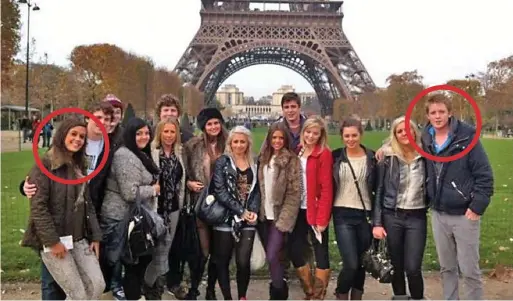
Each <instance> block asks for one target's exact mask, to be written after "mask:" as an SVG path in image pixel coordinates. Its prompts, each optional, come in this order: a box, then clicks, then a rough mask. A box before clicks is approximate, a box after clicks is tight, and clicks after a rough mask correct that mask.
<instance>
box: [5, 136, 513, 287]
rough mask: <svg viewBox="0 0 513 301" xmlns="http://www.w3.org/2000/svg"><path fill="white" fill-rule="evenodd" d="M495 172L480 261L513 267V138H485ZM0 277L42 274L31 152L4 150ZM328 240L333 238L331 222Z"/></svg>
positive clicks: (336, 259)
mask: <svg viewBox="0 0 513 301" xmlns="http://www.w3.org/2000/svg"><path fill="white" fill-rule="evenodd" d="M254 133H255V137H254V141H255V148H254V149H255V151H257V150H258V149H259V148H260V145H261V143H262V141H263V139H264V136H265V130H263V129H256V130H255V131H254ZM386 135H387V134H386V133H380V132H368V133H365V135H364V144H365V145H366V146H368V147H370V148H372V149H377V148H379V146H380V145H381V142H382V140H383V139H384V138H385V137H386ZM482 141H483V144H484V146H485V148H486V151H487V153H488V156H489V158H490V161H491V163H492V168H493V171H494V175H495V194H494V196H493V199H492V203H491V204H490V206H489V207H488V210H487V212H486V214H485V216H484V217H483V221H482V230H481V264H482V267H483V268H491V267H493V266H495V265H496V264H503V265H507V266H513V256H511V252H512V250H513V232H512V231H511V228H512V227H513V219H512V218H511V217H512V216H513V140H500V139H483V140H482ZM329 143H330V146H331V147H332V148H338V147H340V146H341V142H340V138H339V137H338V136H336V135H331V136H330V137H329ZM1 156H2V158H1V163H2V167H1V171H2V239H1V243H2V248H1V259H2V261H1V268H2V278H3V280H4V281H6V280H35V279H39V265H40V263H39V259H38V257H37V256H36V254H35V252H34V251H32V250H30V249H28V248H21V247H20V246H19V242H20V240H21V238H22V235H23V233H22V232H23V229H25V227H26V226H27V219H28V214H29V202H28V200H27V199H26V198H24V197H22V196H21V195H20V193H19V190H18V187H19V183H20V181H21V180H22V179H23V178H24V177H25V175H26V174H27V172H28V171H29V169H30V168H31V167H32V165H33V164H34V159H33V155H32V152H30V151H25V152H13V153H2V155H1ZM330 231H331V233H330V239H331V240H332V241H334V239H335V235H334V233H333V227H331V228H330ZM330 256H331V261H332V267H333V268H335V269H337V268H338V267H340V265H341V264H340V261H341V260H340V256H339V254H338V248H337V246H336V244H334V243H333V242H332V243H330ZM424 268H425V269H436V268H438V264H437V256H436V251H435V248H434V243H433V240H432V237H431V230H429V238H428V245H427V248H426V253H425V257H424Z"/></svg>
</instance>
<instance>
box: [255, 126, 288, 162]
mask: <svg viewBox="0 0 513 301" xmlns="http://www.w3.org/2000/svg"><path fill="white" fill-rule="evenodd" d="M276 131H280V132H282V134H283V139H284V140H283V142H284V145H283V149H286V150H288V151H291V150H290V136H289V133H288V131H287V128H286V127H285V125H284V124H283V122H275V123H273V124H272V125H271V127H269V131H267V137H265V142H264V145H265V147H264V149H263V150H262V153H261V154H260V156H261V157H260V162H261V163H262V165H266V164H269V161H271V157H272V155H273V152H274V149H273V147H272V145H271V141H272V139H273V135H274V132H276ZM283 149H282V150H283Z"/></svg>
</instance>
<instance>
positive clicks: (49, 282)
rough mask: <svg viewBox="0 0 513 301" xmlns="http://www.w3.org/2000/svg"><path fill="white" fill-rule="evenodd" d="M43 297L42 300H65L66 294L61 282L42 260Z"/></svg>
mask: <svg viewBox="0 0 513 301" xmlns="http://www.w3.org/2000/svg"><path fill="white" fill-rule="evenodd" d="M41 299H42V300H65V299H66V294H65V293H64V291H63V290H62V289H61V287H60V286H59V284H57V282H55V280H54V279H53V277H52V274H50V272H49V271H48V269H47V268H46V265H45V264H44V263H43V262H42V261H41Z"/></svg>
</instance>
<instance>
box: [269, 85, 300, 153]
mask: <svg viewBox="0 0 513 301" xmlns="http://www.w3.org/2000/svg"><path fill="white" fill-rule="evenodd" d="M281 110H282V115H281V116H280V118H278V120H277V121H275V122H282V123H283V124H284V125H285V127H286V128H287V130H288V134H289V136H290V149H291V150H293V151H295V152H296V153H297V150H298V146H299V143H300V139H301V137H300V136H301V130H302V129H303V124H304V123H305V121H306V116H304V115H302V114H301V98H300V97H299V95H298V94H297V93H294V92H288V93H285V94H283V96H282V98H281ZM266 140H267V139H265V138H264V143H262V147H261V150H263V149H264V148H265V141H266Z"/></svg>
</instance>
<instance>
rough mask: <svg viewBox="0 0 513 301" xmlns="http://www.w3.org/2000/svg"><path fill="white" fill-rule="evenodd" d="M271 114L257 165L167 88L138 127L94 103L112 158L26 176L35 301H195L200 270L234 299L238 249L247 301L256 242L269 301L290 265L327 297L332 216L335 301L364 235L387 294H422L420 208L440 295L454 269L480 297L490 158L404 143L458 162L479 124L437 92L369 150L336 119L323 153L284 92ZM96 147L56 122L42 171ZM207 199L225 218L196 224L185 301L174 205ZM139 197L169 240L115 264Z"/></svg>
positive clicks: (315, 132)
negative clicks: (383, 263)
mask: <svg viewBox="0 0 513 301" xmlns="http://www.w3.org/2000/svg"><path fill="white" fill-rule="evenodd" d="M281 106H282V110H283V116H282V118H281V119H280V120H278V121H277V122H275V123H273V124H272V125H271V126H270V127H269V129H268V132H267V136H266V138H265V141H264V142H263V144H262V146H261V147H260V151H259V152H258V154H256V155H254V154H253V149H254V147H253V135H252V133H251V131H250V130H248V129H247V128H246V127H243V126H236V127H234V128H233V129H231V130H230V131H229V132H228V131H227V130H226V128H225V124H224V118H223V116H222V115H221V113H220V112H219V111H218V110H217V109H215V108H205V109H203V110H202V111H201V112H200V113H199V115H198V116H197V127H198V128H199V129H200V130H201V134H199V135H196V136H194V135H193V134H192V133H191V132H189V131H187V130H185V129H183V128H182V127H181V126H180V124H179V121H178V117H179V116H180V114H181V107H180V104H179V101H178V100H177V98H176V97H174V96H173V95H170V94H166V95H163V96H162V97H161V99H160V101H159V102H158V103H157V107H156V115H157V119H159V120H160V121H159V122H158V123H157V125H156V127H155V129H152V128H151V127H150V126H149V125H148V124H147V123H146V122H145V121H143V120H142V119H139V118H136V117H134V118H132V119H130V120H129V121H128V123H127V124H126V125H125V126H123V127H121V126H120V124H119V121H120V120H121V116H122V113H123V105H122V103H121V101H120V100H119V99H117V98H116V97H114V96H113V95H109V96H108V97H107V98H106V99H105V101H102V102H100V103H99V104H98V105H97V106H95V107H93V108H92V110H91V113H93V114H94V115H95V116H96V117H97V118H98V119H99V120H100V121H101V122H102V123H103V125H104V126H105V127H106V128H107V129H109V132H110V134H109V140H110V142H111V152H109V155H108V159H107V164H106V165H105V167H104V168H103V169H102V170H101V171H100V173H99V174H98V175H97V176H96V177H94V178H93V179H91V180H90V181H89V182H87V183H85V184H83V185H75V186H73V185H65V184H61V183H57V182H54V181H51V180H50V179H48V178H47V177H46V176H45V175H44V174H43V173H42V171H41V170H40V168H39V167H37V166H35V167H34V168H33V169H32V170H31V172H30V173H29V176H28V177H27V178H26V179H25V181H24V182H22V184H21V186H20V190H21V191H22V193H23V194H24V195H26V196H27V197H29V198H30V201H31V207H30V208H31V211H30V218H29V226H28V229H27V231H26V232H25V237H24V239H23V242H22V245H24V246H28V247H32V248H34V249H35V250H36V251H37V252H38V253H39V254H40V256H41V259H42V272H41V273H42V274H41V278H42V293H43V294H42V297H43V299H44V300H49V299H52V300H57V299H65V298H69V299H99V298H100V297H101V294H102V293H103V292H104V291H107V290H110V291H112V293H113V296H114V297H115V298H116V299H118V300H126V299H130V300H136V299H139V298H140V296H141V295H144V297H145V298H146V299H153V300H155V299H161V298H162V294H163V292H164V287H165V286H167V289H168V290H169V291H170V292H171V293H173V294H174V295H175V297H177V298H179V299H189V300H194V299H197V298H198V296H199V295H200V292H199V285H200V283H201V279H202V276H203V273H204V271H205V269H207V277H208V280H207V288H206V293H205V299H207V300H214V299H216V293H215V285H216V283H218V284H219V287H220V290H221V293H222V295H223V298H224V299H225V300H230V299H232V294H231V287H230V272H229V271H230V270H229V265H230V261H231V257H232V254H233V253H235V263H236V268H237V272H236V283H237V293H238V296H237V297H238V299H239V300H245V299H246V298H247V291H248V285H249V280H250V274H251V268H250V260H251V255H252V250H253V246H254V239H255V236H256V235H258V236H259V238H260V239H261V241H262V243H263V246H264V248H265V253H266V260H267V262H268V264H269V267H268V269H269V273H270V278H271V281H270V283H269V299H271V300H285V299H287V298H288V294H289V288H288V273H287V269H288V267H289V265H290V263H292V265H293V267H294V268H295V270H296V272H297V276H298V278H299V280H300V282H301V285H302V289H303V292H304V295H305V296H304V298H305V300H311V299H324V298H325V297H326V293H327V288H328V284H329V279H330V275H331V267H330V256H329V242H330V238H329V224H330V221H331V220H332V219H333V227H334V233H335V239H336V243H337V246H338V249H339V252H340V255H341V257H342V262H343V268H342V270H341V271H340V272H339V275H338V279H337V286H336V288H335V296H336V298H337V299H339V300H349V299H351V300H361V299H362V297H363V294H364V284H365V279H366V271H365V268H364V267H363V264H362V255H363V253H364V252H365V251H367V250H368V249H369V248H370V247H371V245H372V242H373V239H375V240H381V239H386V242H387V248H388V253H389V255H390V257H391V261H392V265H393V268H394V274H393V279H392V288H393V291H394V299H423V298H425V295H424V285H423V277H422V272H421V270H422V260H423V254H424V248H425V244H426V237H427V212H428V210H429V208H431V215H432V226H433V234H434V239H435V243H436V248H437V252H438V257H439V261H440V266H441V274H442V280H443V288H444V297H445V298H446V299H456V298H457V297H458V278H459V277H458V274H459V270H458V268H459V269H460V271H461V274H462V275H463V279H464V283H465V285H466V293H467V297H469V298H471V299H482V297H483V296H482V294H483V293H482V282H481V273H480V269H479V229H480V222H479V220H480V216H481V215H483V213H484V212H485V210H486V208H487V206H488V204H489V202H490V198H491V195H492V194H493V174H492V170H491V167H490V164H489V162H488V159H487V156H486V153H485V152H484V149H483V147H482V145H481V144H480V143H479V142H478V143H477V144H476V146H475V147H474V148H473V149H472V150H471V151H470V152H469V154H468V155H467V156H465V157H463V158H461V159H458V160H455V161H452V162H449V163H440V162H436V161H431V160H427V159H425V158H424V157H422V156H421V155H419V154H418V153H417V152H416V150H415V148H414V147H413V145H412V144H411V142H410V140H409V139H408V137H407V135H406V131H410V132H411V133H412V135H413V137H414V139H415V142H416V143H417V145H419V146H421V147H422V148H423V149H424V150H425V151H426V152H428V153H430V154H433V155H437V156H450V155H453V154H456V153H458V152H461V151H462V150H464V149H465V148H466V147H467V146H468V145H469V144H470V142H471V140H472V139H473V135H474V134H475V130H474V129H473V128H472V127H470V126H468V125H466V124H465V123H463V122H461V121H459V120H457V119H455V118H454V117H453V116H451V104H450V102H449V101H448V100H447V99H446V98H445V97H444V96H442V95H435V96H432V97H430V98H429V100H428V102H427V104H426V115H427V118H428V120H429V122H428V123H427V125H426V126H425V127H424V130H423V132H422V133H421V132H420V131H419V129H418V127H417V125H416V124H415V123H414V122H410V128H409V129H407V128H405V119H404V117H400V118H397V119H396V120H394V122H393V123H392V126H391V130H390V131H391V132H390V137H389V139H388V141H387V142H386V143H385V144H384V145H383V146H382V147H381V148H380V149H379V150H377V151H376V152H374V151H373V150H371V149H370V148H369V147H366V146H365V145H364V144H363V142H362V138H363V134H364V131H363V127H362V123H361V121H360V120H358V119H355V118H347V119H346V120H344V121H343V122H342V123H341V126H340V137H341V140H342V141H343V143H344V145H345V146H344V147H341V148H338V149H335V150H331V149H330V147H329V146H328V132H327V128H326V125H325V123H324V120H323V119H322V118H320V117H318V116H312V117H308V118H306V117H305V116H303V115H301V113H300V112H301V102H300V98H299V96H298V95H297V94H296V93H286V94H285V95H284V96H283V98H282V100H281ZM103 146H104V141H103V137H102V134H101V130H100V129H99V127H98V125H96V124H95V123H94V121H92V120H86V122H84V121H83V120H79V119H73V118H69V119H66V120H64V121H63V122H62V123H61V125H60V126H59V127H58V129H57V132H56V135H55V136H54V138H53V143H52V147H51V148H50V149H49V150H48V152H47V153H46V154H45V155H44V157H43V159H42V162H43V165H44V166H45V168H47V169H48V170H49V171H51V172H52V173H53V174H55V175H57V176H59V177H61V178H64V179H78V178H81V177H83V176H84V175H85V174H90V173H91V172H93V171H94V170H95V168H96V167H97V166H98V164H99V162H100V161H101V160H102V156H103V150H104V148H103ZM205 189H208V190H207V191H208V192H209V193H207V194H212V195H213V196H214V200H215V202H218V203H219V204H221V205H222V207H223V208H224V212H225V213H226V218H224V219H223V221H222V222H219V223H215V224H213V223H209V222H207V221H205V220H201V219H200V218H196V221H195V226H196V228H197V233H198V235H197V240H198V241H197V243H198V245H199V246H200V251H201V252H200V256H199V258H196V259H195V260H190V261H189V262H188V266H189V270H190V281H189V289H188V290H187V292H183V291H182V290H181V286H180V283H181V282H182V277H183V275H182V271H183V270H182V269H181V268H180V263H179V262H178V261H177V257H178V253H179V252H180V242H182V241H183V240H182V239H180V240H178V239H177V236H178V235H179V232H180V233H182V232H183V231H177V228H180V219H181V218H183V211H184V210H185V209H187V210H192V211H196V210H201V209H199V206H198V204H199V203H201V202H203V201H204V200H203V198H204V197H205V195H207V194H205V193H203V192H204V190H205ZM135 202H142V203H144V204H146V205H147V206H148V208H151V210H154V211H155V212H157V213H158V215H159V216H160V217H162V220H163V221H164V223H165V225H166V235H162V236H161V238H159V240H158V241H157V247H156V248H155V249H154V251H153V252H152V253H151V254H147V255H141V256H139V257H138V258H137V259H136V260H135V261H133V262H126V261H124V260H123V254H124V251H125V249H126V248H127V242H126V239H125V237H126V233H127V231H128V230H127V228H128V223H127V222H126V221H127V216H129V215H130V212H131V208H132V206H133V204H134V203H135ZM311 249H313V253H310V252H309V251H310V250H311ZM312 256H313V261H314V262H315V266H311V263H310V262H311V260H310V258H309V257H312ZM123 271H124V273H123ZM405 275H406V277H407V279H408V287H409V294H408V293H407V290H406V281H405Z"/></svg>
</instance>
